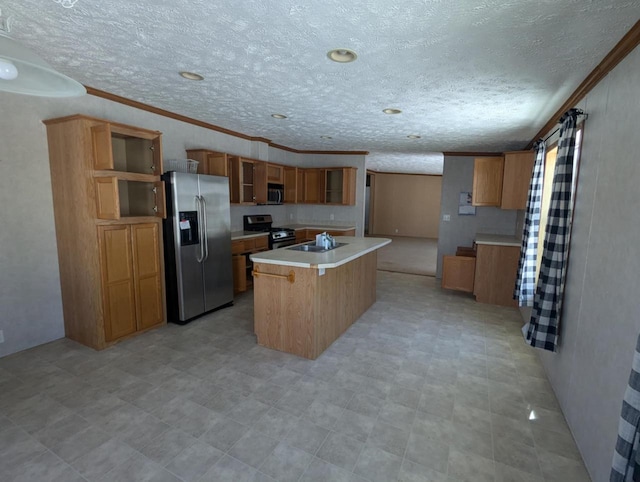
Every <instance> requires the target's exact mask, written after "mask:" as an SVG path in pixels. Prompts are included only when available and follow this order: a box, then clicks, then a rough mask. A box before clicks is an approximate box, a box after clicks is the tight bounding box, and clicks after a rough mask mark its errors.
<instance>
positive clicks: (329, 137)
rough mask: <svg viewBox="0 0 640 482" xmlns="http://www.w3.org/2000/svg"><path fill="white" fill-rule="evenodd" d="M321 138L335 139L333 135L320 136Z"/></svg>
mask: <svg viewBox="0 0 640 482" xmlns="http://www.w3.org/2000/svg"><path fill="white" fill-rule="evenodd" d="M320 139H333V137H331V136H320Z"/></svg>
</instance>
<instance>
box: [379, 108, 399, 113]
mask: <svg viewBox="0 0 640 482" xmlns="http://www.w3.org/2000/svg"><path fill="white" fill-rule="evenodd" d="M382 112H384V113H385V114H399V113H400V112H402V111H401V110H400V109H382Z"/></svg>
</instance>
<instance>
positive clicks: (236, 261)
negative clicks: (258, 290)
mask: <svg viewBox="0 0 640 482" xmlns="http://www.w3.org/2000/svg"><path fill="white" fill-rule="evenodd" d="M232 264H233V292H234V293H242V292H244V291H247V275H246V272H247V258H246V257H245V255H244V254H234V255H233V263H232Z"/></svg>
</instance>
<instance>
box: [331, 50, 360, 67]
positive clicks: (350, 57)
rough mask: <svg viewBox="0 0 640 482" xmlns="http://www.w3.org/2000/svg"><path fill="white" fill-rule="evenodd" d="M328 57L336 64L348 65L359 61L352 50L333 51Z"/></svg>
mask: <svg viewBox="0 0 640 482" xmlns="http://www.w3.org/2000/svg"><path fill="white" fill-rule="evenodd" d="M327 57H329V60H333V61H334V62H338V63H341V64H347V63H349V62H353V61H354V60H355V59H357V58H358V55H357V54H356V53H355V52H354V51H353V50H350V49H333V50H329V51H328V52H327Z"/></svg>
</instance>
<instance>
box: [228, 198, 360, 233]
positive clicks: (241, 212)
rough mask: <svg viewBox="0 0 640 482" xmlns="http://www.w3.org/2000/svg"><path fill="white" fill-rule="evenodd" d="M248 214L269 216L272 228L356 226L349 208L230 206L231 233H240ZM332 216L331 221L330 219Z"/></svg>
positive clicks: (292, 205) (289, 205)
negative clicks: (299, 225)
mask: <svg viewBox="0 0 640 482" xmlns="http://www.w3.org/2000/svg"><path fill="white" fill-rule="evenodd" d="M248 214H271V216H272V217H273V224H274V226H278V225H283V224H294V223H295V224H310V225H311V224H317V225H322V226H356V225H357V221H356V220H354V219H353V209H351V206H349V207H346V206H322V205H303V204H301V205H297V204H283V205H269V206H242V205H237V204H232V205H231V231H242V230H243V228H244V227H243V225H242V222H243V221H242V220H243V216H245V215H248ZM332 216H333V219H331V217H332Z"/></svg>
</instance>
